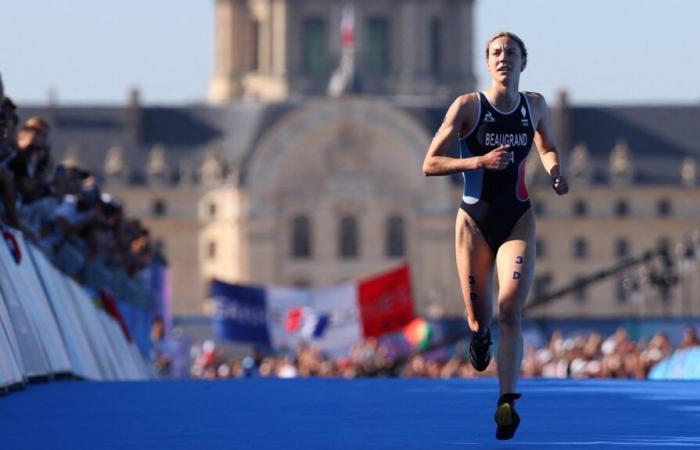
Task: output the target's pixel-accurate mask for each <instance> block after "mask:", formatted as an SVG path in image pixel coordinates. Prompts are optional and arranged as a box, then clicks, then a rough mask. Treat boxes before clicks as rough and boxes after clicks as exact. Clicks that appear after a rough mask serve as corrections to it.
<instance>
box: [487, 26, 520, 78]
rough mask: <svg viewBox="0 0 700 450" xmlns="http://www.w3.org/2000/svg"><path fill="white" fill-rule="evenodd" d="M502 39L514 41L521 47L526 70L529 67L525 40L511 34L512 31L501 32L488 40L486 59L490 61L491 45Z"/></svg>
mask: <svg viewBox="0 0 700 450" xmlns="http://www.w3.org/2000/svg"><path fill="white" fill-rule="evenodd" d="M502 37H507V38H508V39H512V40H513V41H515V43H516V44H518V47H520V53H522V55H523V69H525V66H526V65H527V48H525V43H524V42H523V40H522V39H520V38H519V37H518V36H517V35H515V33H511V32H510V31H501V32H500V33H496V34H495V35H493V36H492V37H491V39H489V40H488V42H487V43H486V59H489V46H490V45H491V42H493V41H495V40H496V39H498V38H502Z"/></svg>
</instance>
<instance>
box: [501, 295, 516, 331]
mask: <svg viewBox="0 0 700 450" xmlns="http://www.w3.org/2000/svg"><path fill="white" fill-rule="evenodd" d="M520 305H521V303H520V302H519V301H516V300H515V299H513V300H512V301H511V300H506V301H501V302H500V303H499V306H498V322H499V323H500V324H501V326H506V327H516V328H517V327H520V324H521V322H522V308H521V306H520Z"/></svg>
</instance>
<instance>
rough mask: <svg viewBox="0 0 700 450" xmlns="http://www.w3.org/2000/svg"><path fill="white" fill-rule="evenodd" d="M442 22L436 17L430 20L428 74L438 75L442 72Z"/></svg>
mask: <svg viewBox="0 0 700 450" xmlns="http://www.w3.org/2000/svg"><path fill="white" fill-rule="evenodd" d="M443 29H444V27H443V26H442V21H441V20H440V19H439V18H438V17H433V18H432V19H430V72H431V73H432V74H433V75H440V74H441V72H442V39H441V35H442V31H443Z"/></svg>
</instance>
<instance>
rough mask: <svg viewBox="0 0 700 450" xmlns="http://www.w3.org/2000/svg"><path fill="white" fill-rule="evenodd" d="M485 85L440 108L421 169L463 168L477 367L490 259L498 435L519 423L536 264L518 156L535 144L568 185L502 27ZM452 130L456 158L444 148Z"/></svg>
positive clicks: (462, 228)
mask: <svg viewBox="0 0 700 450" xmlns="http://www.w3.org/2000/svg"><path fill="white" fill-rule="evenodd" d="M486 63H487V66H488V70H489V73H490V74H491V86H490V87H489V88H488V89H487V90H485V91H483V92H473V93H469V94H466V95H462V96H460V97H458V98H457V99H456V100H455V101H454V102H453V103H452V105H451V106H450V108H449V109H448V110H447V114H446V116H445V120H444V122H443V124H442V126H441V127H440V129H439V130H438V131H437V133H436V134H435V137H434V138H433V140H432V142H431V144H430V147H429V148H428V152H427V154H426V157H425V161H424V162H423V172H424V173H425V175H427V176H433V175H448V174H452V173H460V172H461V173H462V175H463V177H464V192H463V195H462V203H461V205H460V208H459V210H458V213H457V223H456V229H455V231H456V233H455V245H456V256H457V271H458V272H459V279H460V284H461V287H462V294H463V297H464V303H465V305H466V309H467V320H468V323H469V328H470V330H471V332H472V336H471V342H470V344H469V359H470V361H471V363H472V365H473V366H474V368H475V369H476V370H478V371H483V370H485V369H486V368H487V366H488V365H489V363H490V362H491V333H490V331H489V325H490V323H491V321H492V319H493V301H492V293H491V286H492V284H493V273H494V265H495V268H496V272H497V276H498V285H499V292H498V323H499V328H500V339H499V346H498V354H497V363H498V381H499V387H500V397H499V399H498V402H497V409H496V415H495V420H496V424H497V428H496V438H498V439H511V438H512V437H513V435H514V434H515V430H516V429H517V427H518V425H519V424H520V417H519V416H518V414H517V413H516V411H515V400H517V399H518V398H520V396H521V394H518V393H516V392H515V386H516V381H517V377H518V373H519V371H520V363H521V361H522V356H523V340H522V329H521V313H522V307H523V304H524V303H525V299H526V297H527V293H528V291H529V289H530V285H531V283H532V278H533V275H534V271H535V217H534V215H533V212H532V208H530V201H529V199H528V193H527V189H526V187H525V180H524V175H525V162H526V160H527V155H528V153H529V151H530V148H531V147H532V143H533V141H534V143H535V144H536V146H537V151H538V153H539V156H540V160H541V161H542V164H543V165H544V168H545V170H546V171H547V173H548V174H549V175H550V177H551V182H552V188H553V189H554V191H555V192H556V193H557V194H559V195H564V194H566V193H567V192H568V190H569V187H568V184H567V182H566V179H565V178H564V176H563V174H562V170H561V168H560V166H559V159H558V155H557V150H556V148H555V146H554V138H553V136H552V132H551V130H550V125H549V118H548V113H547V104H546V103H545V100H544V98H543V97H542V96H541V95H540V94H537V93H534V92H520V91H519V90H518V85H519V82H520V73H521V72H522V71H523V70H524V69H525V66H526V64H527V50H526V48H525V44H524V43H523V41H522V40H521V39H520V38H519V37H517V36H516V35H514V34H512V33H506V32H504V33H499V34H497V35H495V36H494V37H492V38H491V39H490V40H489V41H488V43H487V45H486ZM454 139H459V143H460V151H461V157H460V158H453V157H449V156H446V153H447V149H448V147H449V144H450V142H453V140H454Z"/></svg>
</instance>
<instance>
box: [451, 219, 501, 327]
mask: <svg viewBox="0 0 700 450" xmlns="http://www.w3.org/2000/svg"><path fill="white" fill-rule="evenodd" d="M455 254H456V256H457V272H458V273H459V282H460V286H461V287H462V296H463V298H464V304H465V306H466V308H467V321H468V323H469V328H470V329H471V331H472V332H474V333H479V334H483V332H484V331H485V330H487V329H488V327H489V324H490V323H491V320H492V319H493V300H492V297H491V290H492V284H493V264H494V259H495V258H494V254H493V251H492V250H491V247H489V245H488V243H487V242H486V240H485V239H484V237H483V235H482V234H481V231H480V230H479V227H477V225H476V223H475V222H474V220H473V219H472V218H471V217H469V215H468V214H467V213H465V212H464V211H463V210H462V209H460V210H459V212H458V213H457V223H456V225H455Z"/></svg>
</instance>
